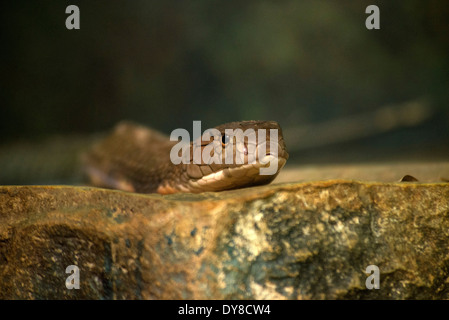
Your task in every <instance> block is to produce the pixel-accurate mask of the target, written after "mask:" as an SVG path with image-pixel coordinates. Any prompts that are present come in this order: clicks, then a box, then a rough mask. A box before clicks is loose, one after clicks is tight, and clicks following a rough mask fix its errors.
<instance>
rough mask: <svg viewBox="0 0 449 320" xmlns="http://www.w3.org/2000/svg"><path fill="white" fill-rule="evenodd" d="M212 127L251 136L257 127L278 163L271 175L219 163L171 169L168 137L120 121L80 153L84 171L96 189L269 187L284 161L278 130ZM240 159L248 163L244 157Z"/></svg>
mask: <svg viewBox="0 0 449 320" xmlns="http://www.w3.org/2000/svg"><path fill="white" fill-rule="evenodd" d="M215 128H216V129H218V130H219V131H220V132H221V133H223V134H224V130H225V129H236V128H240V129H242V130H243V131H245V130H246V129H248V128H253V129H254V130H255V131H256V132H257V129H267V138H266V139H267V154H268V153H272V154H273V152H274V153H275V154H277V155H278V157H279V159H280V161H279V166H278V170H277V172H276V174H274V175H266V176H261V175H260V174H259V171H258V165H257V164H255V165H253V167H250V168H247V166H246V167H244V166H242V165H241V164H235V162H234V164H224V160H223V161H222V164H210V165H208V164H205V163H202V164H194V163H190V164H182V163H181V164H179V165H174V164H173V163H172V162H171V160H170V150H171V149H172V147H173V146H174V145H176V144H177V143H178V141H170V140H169V138H168V137H166V136H165V135H163V134H161V133H159V132H157V131H155V130H152V129H148V128H146V127H143V126H140V125H136V124H133V123H130V122H122V123H120V124H119V125H117V127H116V128H115V130H114V131H113V132H112V134H111V135H109V136H108V137H106V138H105V139H104V140H103V141H100V142H99V143H98V144H97V145H96V146H94V147H93V148H92V150H90V151H89V152H88V153H86V154H85V155H84V157H83V160H84V161H83V162H84V167H85V171H86V173H87V175H88V176H89V178H90V180H91V182H92V184H93V185H95V186H99V187H107V188H114V189H120V190H124V191H131V192H139V193H152V192H158V193H162V194H169V193H176V192H194V193H198V192H205V191H222V190H229V189H236V188H243V187H248V186H254V185H261V184H267V183H270V182H271V181H272V180H273V179H274V178H275V177H276V176H277V174H278V173H279V171H280V169H281V168H282V167H283V165H284V164H285V161H286V160H287V159H288V153H287V151H286V148H285V143H284V141H283V137H282V131H281V128H280V127H279V125H278V123H277V122H274V121H240V122H231V123H227V124H223V125H220V126H217V127H215ZM269 129H277V130H278V145H277V147H278V150H275V151H271V152H270V150H269V138H270V137H269V132H270V130H269ZM212 139H213V138H212ZM211 141H212V140H210V141H201V145H202V147H203V148H204V147H205V146H206V145H207V144H209V143H210V142H211ZM223 148H224V145H223ZM192 150H193V149H192V143H191V144H190V151H191V152H190V155H191V159H192V157H193V151H192ZM223 150H224V149H223ZM223 159H224V152H223ZM234 159H235V158H234ZM245 161H248V159H247V157H246V158H245ZM220 171H222V172H221V173H222V174H220V175H218V176H217V177H215V176H214V179H212V180H207V179H202V178H204V177H205V176H207V175H210V174H212V173H220ZM233 175H234V176H233ZM209 177H210V176H209ZM205 180H207V181H205ZM218 180H219V181H218ZM211 181H212V182H211Z"/></svg>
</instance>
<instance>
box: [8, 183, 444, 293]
mask: <svg viewBox="0 0 449 320" xmlns="http://www.w3.org/2000/svg"><path fill="white" fill-rule="evenodd" d="M69 265H76V266H78V267H79V270H80V289H72V290H69V289H67V288H66V285H65V281H66V278H67V277H68V276H70V274H67V273H66V272H65V270H66V268H67V267H68V266H69ZM369 265H376V266H378V267H379V270H380V289H372V290H368V289H367V288H366V285H365V281H366V279H367V277H368V276H369V274H367V273H365V270H366V268H367V266H369ZM0 288H1V290H0V298H1V299H410V298H412V299H448V298H449V184H447V183H435V184H424V183H409V182H406V183H363V182H357V181H348V180H331V181H321V182H305V183H296V184H277V185H269V186H264V187H256V188H248V189H243V190H236V191H228V192H222V193H205V194H198V195H192V194H184V195H171V196H160V195H139V194H132V193H126V192H120V191H112V190H104V189H96V188H87V187H63V186H56V187H39V186H34V187H32V186H19V187H0Z"/></svg>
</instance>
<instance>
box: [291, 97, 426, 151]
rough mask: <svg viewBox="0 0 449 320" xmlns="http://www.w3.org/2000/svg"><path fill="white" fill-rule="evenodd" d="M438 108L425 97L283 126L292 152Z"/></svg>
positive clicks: (400, 123)
mask: <svg viewBox="0 0 449 320" xmlns="http://www.w3.org/2000/svg"><path fill="white" fill-rule="evenodd" d="M434 113H435V108H434V107H433V106H432V105H431V103H430V101H429V100H428V99H426V98H420V99H416V100H413V101H408V102H405V103H402V104H396V105H387V106H384V107H381V108H379V109H376V110H374V111H369V112H366V113H362V114H357V115H352V116H347V117H343V118H337V119H332V120H328V121H324V122H321V123H312V124H304V125H299V126H297V127H289V128H285V129H284V130H283V133H284V137H285V141H286V142H287V144H288V149H289V151H291V152H294V151H298V150H304V149H309V148H315V147H321V146H326V145H331V144H336V143H341V142H348V141H352V140H356V139H360V138H366V137H370V136H375V135H378V134H381V133H384V132H388V131H393V130H396V129H398V128H402V127H414V126H417V125H419V124H421V123H423V122H424V121H426V120H428V119H429V118H430V117H431V116H432V115H434Z"/></svg>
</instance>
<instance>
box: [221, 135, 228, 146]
mask: <svg viewBox="0 0 449 320" xmlns="http://www.w3.org/2000/svg"><path fill="white" fill-rule="evenodd" d="M228 143H229V135H227V134H224V135H222V136H221V144H222V145H223V146H225V145H227V144H228Z"/></svg>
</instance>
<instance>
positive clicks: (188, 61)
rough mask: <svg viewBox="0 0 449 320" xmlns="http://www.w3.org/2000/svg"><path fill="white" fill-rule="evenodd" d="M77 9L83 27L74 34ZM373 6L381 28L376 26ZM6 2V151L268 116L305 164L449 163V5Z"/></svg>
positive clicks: (1, 123)
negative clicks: (127, 127) (135, 127)
mask: <svg viewBox="0 0 449 320" xmlns="http://www.w3.org/2000/svg"><path fill="white" fill-rule="evenodd" d="M70 4H75V5H77V6H78V7H79V8H80V12H81V29H80V30H67V29H66V27H65V20H66V17H67V16H68V15H67V14H66V13H65V9H66V7H67V6H68V5H70ZM370 4H375V5H377V6H378V7H379V8H380V26H381V29H380V30H367V29H366V27H365V19H366V18H367V17H368V14H366V13H365V9H366V7H367V6H368V5H370ZM0 6H1V7H0V9H1V10H0V14H1V19H0V21H1V22H0V23H1V28H0V30H1V31H0V32H1V38H2V43H3V45H2V48H3V49H2V50H1V63H0V65H1V93H0V103H1V117H0V137H1V138H0V145H2V144H3V145H11V144H14V143H15V142H16V141H24V140H25V141H39V139H44V138H46V137H52V136H63V135H67V134H85V133H92V132H101V131H105V130H108V129H110V128H111V127H113V126H114V125H115V124H116V123H117V122H118V121H120V120H123V119H129V120H134V121H137V122H139V123H143V124H145V125H148V126H151V127H154V128H156V129H159V130H161V131H163V132H166V133H169V132H171V130H173V129H175V128H179V127H181V128H186V129H188V130H189V131H190V130H191V128H192V121H193V120H202V121H203V128H204V129H206V128H209V127H212V126H215V125H218V124H221V123H224V122H228V121H236V120H250V119H255V120H276V121H278V122H279V123H280V124H281V126H282V127H283V128H284V131H285V135H286V143H287V147H289V149H290V150H291V152H290V153H291V157H290V160H289V162H291V163H300V164H303V163H319V162H345V161H346V162H347V161H353V162H357V161H373V160H391V159H393V160H394V159H405V160H410V159H423V158H425V159H431V160H441V159H448V156H449V129H448V128H449V107H448V101H449V90H448V84H449V59H448V58H449V22H448V21H449V2H447V1H436V0H429V1H423V0H408V1H398V0H396V1H391V0H390V1H355V0H353V1H342V0H340V1H330V0H326V1H319V0H309V1H307V0H306V1H298V0H295V1H287V0H284V1H283V0H281V1H264V0H259V1H236V0H228V1H214V0H207V1H206V0H203V1H179V0H178V1H149V0H133V1H70V2H69V1H9V2H2V4H1V5H0ZM409 103H411V104H412V107H411V109H410V108H408V106H409ZM386 106H387V108H385V107H386ZM388 106H390V107H391V108H390V107H388ZM404 106H405V107H404ZM409 115H411V116H412V119H408V118H407V117H408V116H409ZM401 119H406V121H402V122H401ZM407 119H408V120H407ZM340 133H341V136H339V134H340ZM36 143H37V142H36ZM4 150H5V149H4ZM0 152H2V151H1V149H0ZM3 152H6V151H3Z"/></svg>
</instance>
